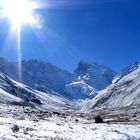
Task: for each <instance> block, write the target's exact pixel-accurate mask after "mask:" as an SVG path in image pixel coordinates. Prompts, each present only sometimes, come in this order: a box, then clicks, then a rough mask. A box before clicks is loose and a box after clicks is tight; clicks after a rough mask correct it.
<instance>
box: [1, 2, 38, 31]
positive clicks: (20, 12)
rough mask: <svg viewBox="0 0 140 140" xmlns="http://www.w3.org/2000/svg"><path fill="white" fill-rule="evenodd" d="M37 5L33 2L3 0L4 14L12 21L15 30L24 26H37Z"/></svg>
mask: <svg viewBox="0 0 140 140" xmlns="http://www.w3.org/2000/svg"><path fill="white" fill-rule="evenodd" d="M34 9H35V3H33V2H32V1H31V0H3V3H2V10H3V11H2V13H3V15H4V16H5V17H8V18H9V19H10V21H11V25H12V27H14V28H17V27H21V26H22V25H23V24H31V25H32V24H35V23H36V19H35V16H34V14H33V10H34Z"/></svg>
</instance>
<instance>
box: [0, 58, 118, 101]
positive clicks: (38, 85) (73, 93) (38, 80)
mask: <svg viewBox="0 0 140 140" xmlns="http://www.w3.org/2000/svg"><path fill="white" fill-rule="evenodd" d="M0 70H1V71H2V72H3V73H5V74H6V75H7V76H9V77H11V78H12V79H14V80H15V81H18V82H20V83H22V84H24V85H27V86H29V87H31V88H33V89H36V90H39V91H43V92H47V91H49V90H51V91H53V92H56V93H58V94H59V95H62V96H63V97H65V98H68V99H71V100H77V99H86V98H93V97H94V96H96V95H97V93H98V91H99V90H102V89H104V88H105V87H106V86H108V85H109V84H111V82H112V80H113V77H114V76H115V75H116V73H115V72H113V71H112V70H110V69H109V68H108V67H106V66H104V65H102V64H99V63H91V64H89V63H87V62H83V61H81V62H80V63H79V65H78V67H77V68H76V70H75V71H74V73H70V72H68V71H65V70H63V69H60V68H58V67H56V66H54V65H52V64H49V63H46V62H42V61H37V60H29V61H22V62H21V67H19V64H18V62H10V61H8V60H6V59H4V58H0ZM19 70H21V71H20V72H21V79H20V77H19Z"/></svg>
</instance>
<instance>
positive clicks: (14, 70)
mask: <svg viewBox="0 0 140 140" xmlns="http://www.w3.org/2000/svg"><path fill="white" fill-rule="evenodd" d="M0 65H1V66H2V67H3V71H4V72H5V73H6V74H7V75H8V76H10V77H11V78H13V79H14V80H16V81H19V82H21V83H23V84H25V85H28V86H30V87H32V88H36V89H38V88H39V89H41V88H42V90H45V89H47V88H49V89H52V90H54V91H56V92H62V89H64V86H65V84H67V83H69V82H70V81H71V80H72V77H73V75H72V74H71V73H69V72H67V71H65V70H62V69H60V68H57V67H56V66H53V65H51V64H49V63H46V62H42V61H37V60H29V61H22V62H21V65H22V68H21V76H22V79H21V80H20V79H19V75H18V73H19V72H18V70H19V69H18V63H17V62H10V61H7V60H4V59H1V60H0Z"/></svg>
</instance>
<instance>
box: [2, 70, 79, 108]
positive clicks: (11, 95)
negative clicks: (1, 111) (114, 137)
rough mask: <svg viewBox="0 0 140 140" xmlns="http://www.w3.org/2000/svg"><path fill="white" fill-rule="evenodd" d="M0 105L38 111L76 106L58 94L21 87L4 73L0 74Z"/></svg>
mask: <svg viewBox="0 0 140 140" xmlns="http://www.w3.org/2000/svg"><path fill="white" fill-rule="evenodd" d="M0 103H6V104H14V105H25V106H33V107H36V108H39V109H40V110H44V111H46V110H49V111H55V110H61V111H63V110H69V109H73V107H75V108H74V109H76V108H77V107H76V104H75V103H74V102H71V101H70V100H68V99H66V98H64V97H63V96H60V95H59V94H58V93H56V92H54V91H51V90H48V91H47V90H46V92H41V91H38V90H34V89H32V88H31V87H28V86H26V85H23V84H21V83H19V82H17V81H15V80H13V79H11V78H10V77H9V76H7V75H5V74H4V73H2V72H0Z"/></svg>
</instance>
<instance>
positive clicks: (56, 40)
mask: <svg viewBox="0 0 140 140" xmlns="http://www.w3.org/2000/svg"><path fill="white" fill-rule="evenodd" d="M42 2H43V5H44V7H43V8H42V9H38V10H37V11H36V13H37V14H39V15H40V22H41V28H38V29H34V28H31V27H30V26H29V25H25V26H24V27H23V28H22V30H21V42H20V43H21V57H22V60H29V59H38V60H42V61H46V62H49V63H52V64H54V65H56V66H58V67H60V68H63V69H66V70H68V71H73V70H74V69H75V68H76V67H77V64H78V62H79V61H80V60H83V61H87V62H90V63H91V62H94V61H96V62H99V63H102V64H105V65H107V66H108V67H110V68H111V69H113V70H115V71H120V70H121V69H122V68H124V67H125V66H127V65H129V64H131V63H133V62H135V61H140V1H139V0H76V1H75V0H60V1H58V0H51V1H49V0H48V1H47V0H38V3H42ZM15 36H16V35H15V34H14V33H11V31H10V25H9V22H8V20H6V19H2V20H1V19H0V56H1V57H5V58H8V59H9V60H11V61H17V58H18V49H17V42H16V41H15V40H16V39H15Z"/></svg>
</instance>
